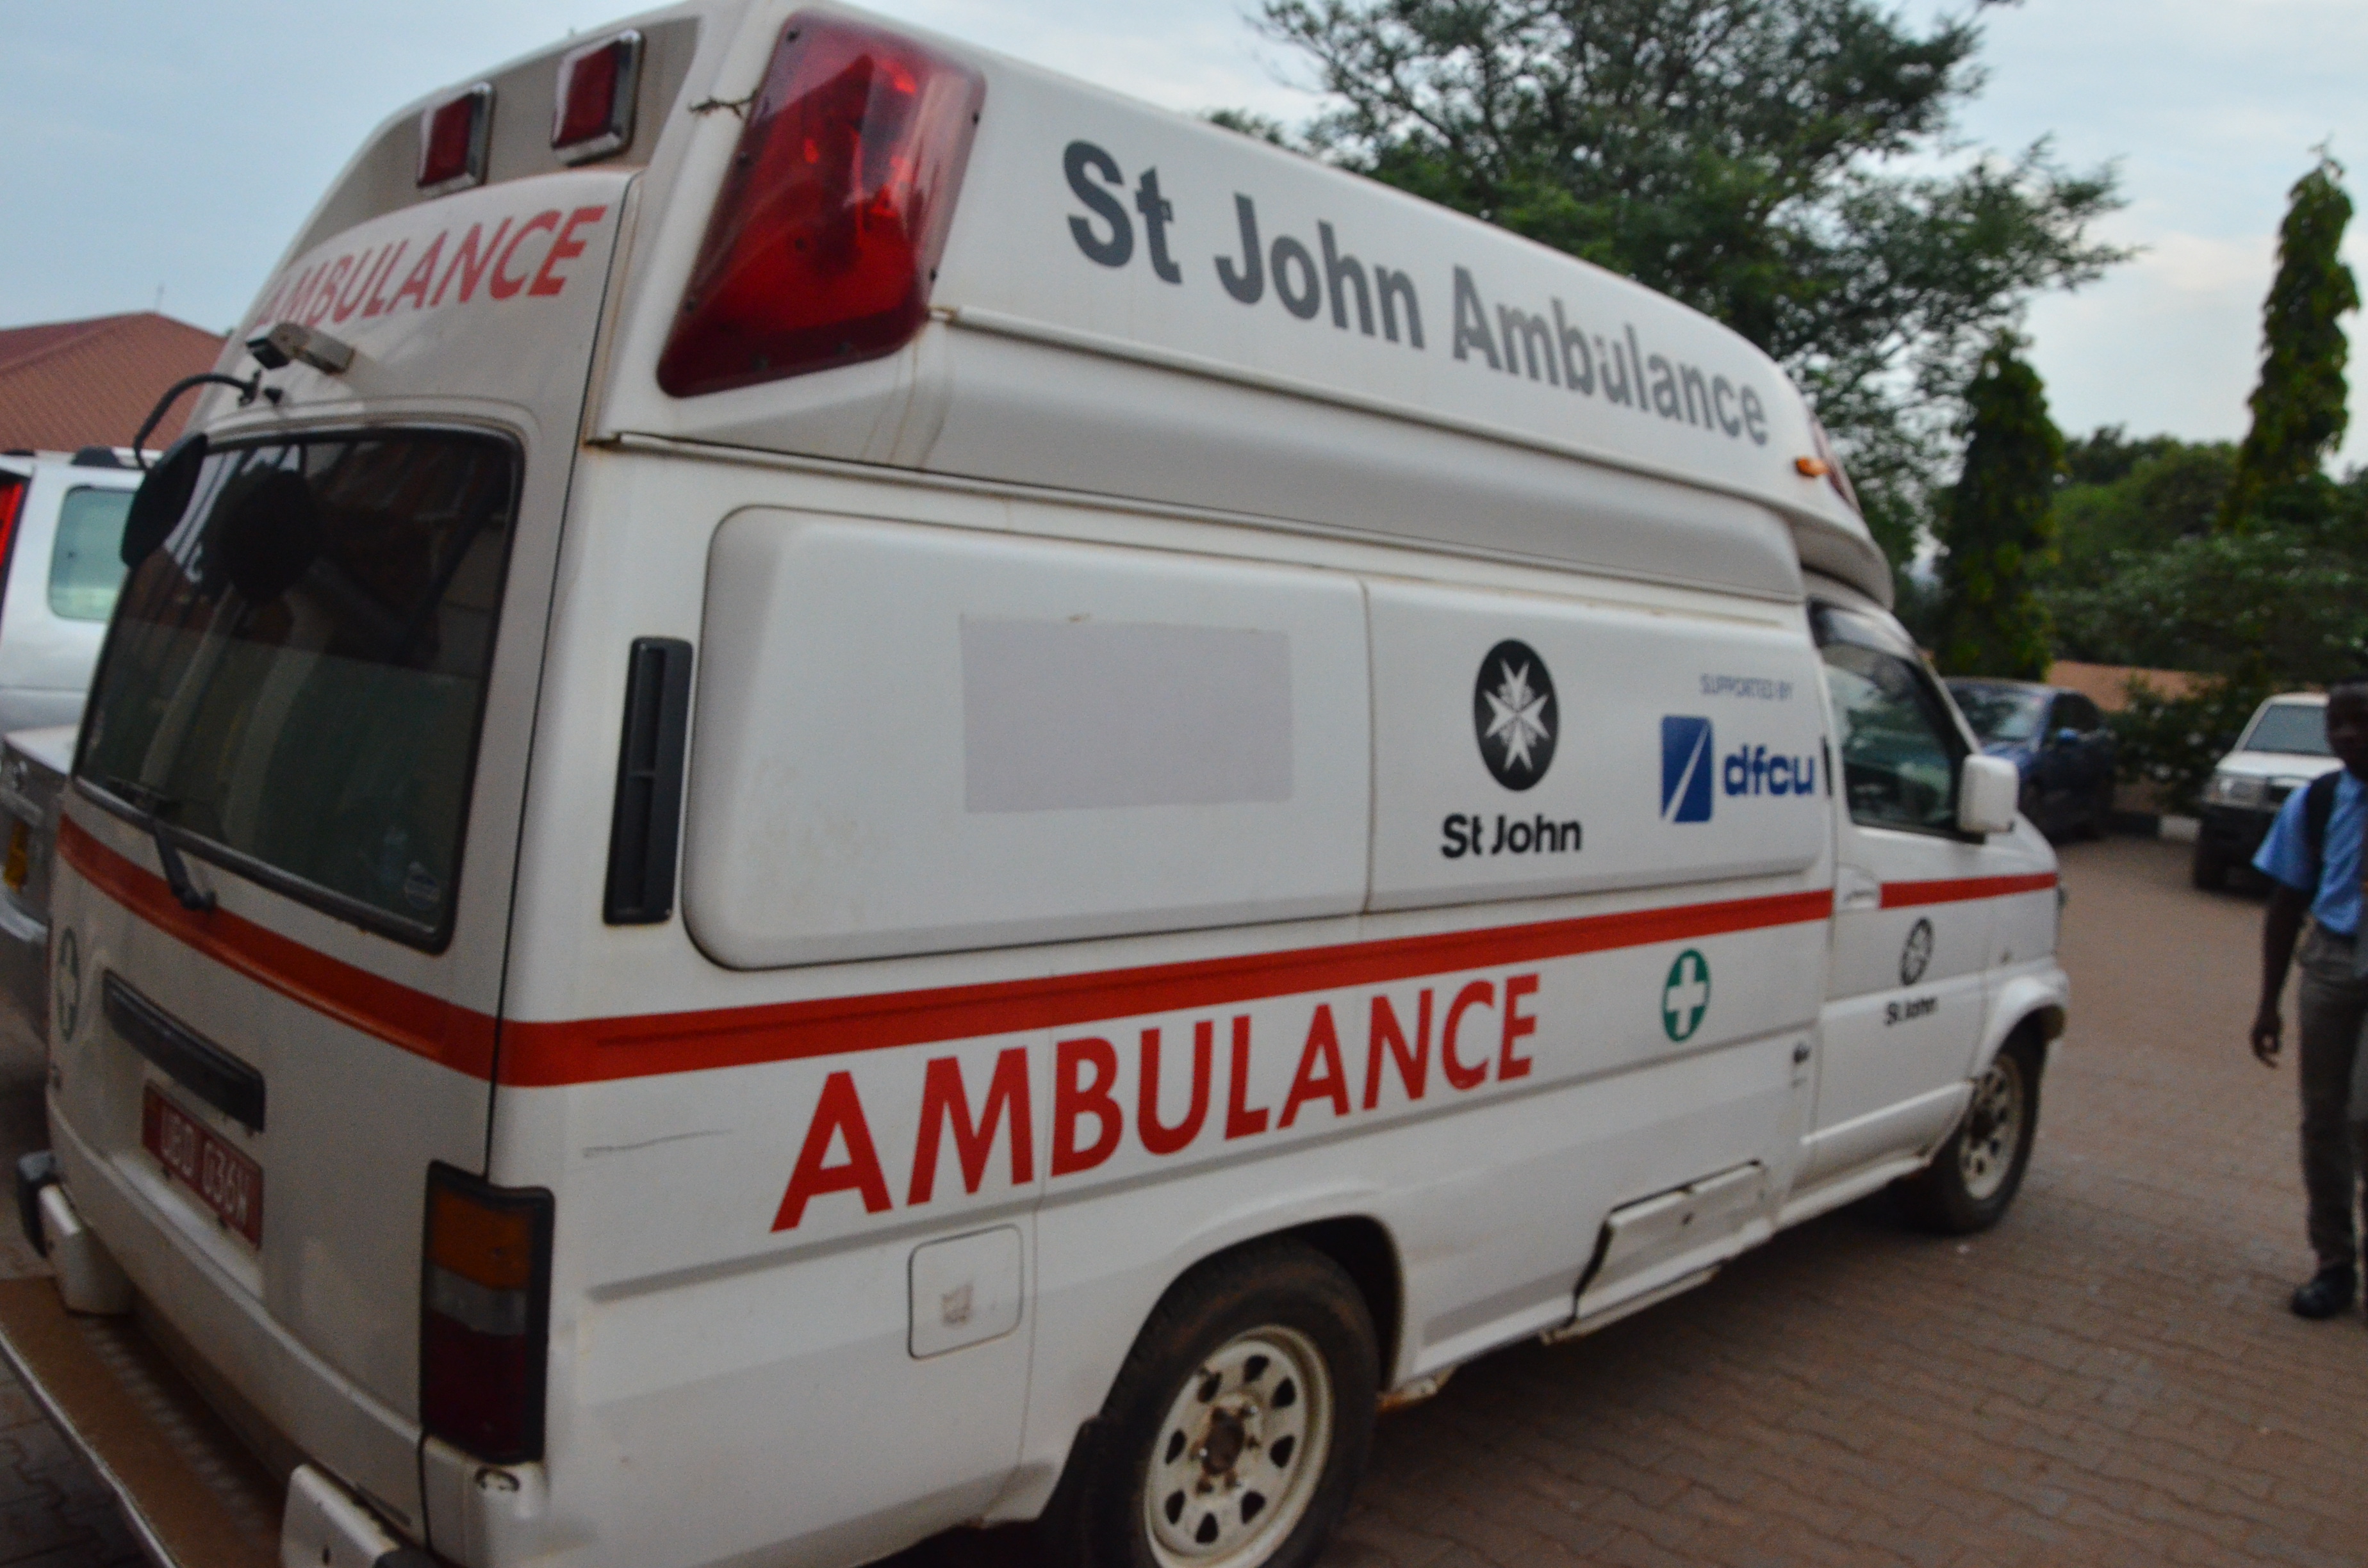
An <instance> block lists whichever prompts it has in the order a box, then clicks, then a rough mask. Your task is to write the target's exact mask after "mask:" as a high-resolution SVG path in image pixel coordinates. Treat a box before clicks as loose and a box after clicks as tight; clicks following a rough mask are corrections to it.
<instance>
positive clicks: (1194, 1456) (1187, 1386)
mask: <svg viewBox="0 0 2368 1568" xmlns="http://www.w3.org/2000/svg"><path fill="white" fill-rule="evenodd" d="M1380 1382H1381V1374H1380V1356H1379V1352H1378V1350H1377V1348H1376V1346H1375V1342H1374V1334H1373V1325H1372V1317H1371V1315H1370V1314H1369V1313H1368V1312H1366V1309H1365V1301H1364V1298H1363V1296H1362V1295H1360V1293H1359V1292H1358V1290H1357V1287H1356V1286H1355V1284H1354V1283H1353V1282H1351V1281H1350V1279H1349V1277H1348V1275H1347V1274H1345V1273H1344V1272H1342V1270H1341V1268H1340V1267H1339V1266H1338V1264H1336V1263H1334V1262H1333V1261H1332V1260H1331V1259H1330V1258H1328V1257H1326V1256H1323V1255H1322V1254H1321V1253H1318V1252H1315V1251H1314V1250H1313V1249H1311V1248H1308V1247H1304V1246H1300V1245H1296V1244H1261V1245H1257V1246H1253V1247H1249V1248H1245V1249H1244V1250H1242V1251H1240V1252H1236V1253H1233V1254H1230V1255H1228V1256H1224V1257H1222V1258H1218V1259H1213V1260H1212V1261H1211V1262H1210V1263H1209V1264H1205V1265H1203V1266H1202V1267H1200V1268H1197V1269H1195V1270H1193V1271H1192V1272H1191V1273H1190V1274H1188V1275H1186V1276H1185V1277H1184V1278H1183V1279H1181V1280H1179V1281H1178V1283H1177V1285H1176V1286H1175V1288H1174V1289H1173V1290H1170V1291H1169V1292H1168V1293H1167V1299H1166V1300H1165V1301H1161V1302H1160V1304H1159V1307H1158V1309H1157V1310H1156V1312H1153V1313H1152V1315H1151V1321H1150V1322H1149V1323H1147V1324H1144V1329H1143V1333H1142V1334H1141V1335H1139V1336H1138V1337H1137V1338H1136V1340H1135V1343H1134V1348H1133V1351H1132V1352H1131V1353H1129V1355H1128V1357H1127V1358H1126V1364H1125V1366H1124V1367H1123V1368H1122V1369H1121V1370H1120V1372H1119V1375H1118V1381H1117V1383H1116V1384H1115V1385H1114V1386H1113V1387H1112V1389H1111V1391H1110V1399H1109V1401H1108V1402H1107V1403H1105V1404H1104V1405H1103V1406H1102V1414H1101V1417H1100V1419H1099V1421H1097V1422H1096V1423H1094V1424H1093V1426H1091V1427H1090V1428H1088V1430H1087V1433H1086V1435H1085V1437H1083V1438H1082V1439H1081V1440H1080V1443H1079V1445H1078V1448H1077V1449H1076V1452H1075V1453H1074V1454H1073V1455H1072V1456H1071V1459H1070V1464H1069V1472H1068V1473H1067V1474H1065V1475H1064V1476H1063V1478H1062V1483H1061V1488H1060V1494H1059V1495H1058V1496H1056V1497H1055V1498H1054V1500H1053V1508H1052V1510H1051V1511H1050V1512H1049V1513H1048V1515H1047V1517H1046V1520H1045V1528H1044V1534H1045V1536H1046V1537H1047V1538H1048V1539H1047V1540H1046V1542H1045V1544H1046V1545H1047V1546H1048V1547H1049V1548H1050V1551H1048V1553H1047V1555H1050V1556H1053V1557H1054V1558H1055V1560H1056V1561H1060V1562H1069V1563H1076V1564H1079V1565H1084V1568H1302V1565H1304V1564H1307V1563H1312V1562H1315V1558H1316V1556H1317V1554H1318V1553H1319V1552H1321V1551H1323V1549H1324V1544H1325V1541H1326V1539H1327V1538H1328V1537H1329V1536H1330V1535H1331V1533H1332V1528H1333V1527H1334V1525H1336V1524H1337V1523H1338V1521H1339V1518H1340V1515H1341V1513H1342V1512H1343V1511H1344V1510H1345V1509H1346V1508H1347V1507H1348V1506H1349V1494H1351V1492H1352V1491H1353V1490H1354V1489H1355V1487H1356V1484H1357V1477H1358V1474H1359V1472H1360V1471H1362V1470H1363V1468H1364V1463H1365V1454H1366V1450H1367V1449H1368V1448H1369V1446H1370V1444H1371V1441H1372V1424H1373V1406H1374V1398H1375V1394H1376V1392H1377V1391H1378V1389H1379V1387H1380Z"/></svg>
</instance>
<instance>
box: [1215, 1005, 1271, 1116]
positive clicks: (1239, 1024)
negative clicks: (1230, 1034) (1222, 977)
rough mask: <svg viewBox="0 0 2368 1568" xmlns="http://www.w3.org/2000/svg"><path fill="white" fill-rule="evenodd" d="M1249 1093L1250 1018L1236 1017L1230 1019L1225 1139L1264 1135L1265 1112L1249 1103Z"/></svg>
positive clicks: (1262, 1107)
mask: <svg viewBox="0 0 2368 1568" xmlns="http://www.w3.org/2000/svg"><path fill="white" fill-rule="evenodd" d="M1249 1092H1250V1017H1249V1015H1248V1014H1247V1013H1239V1014H1236V1015H1235V1017H1234V1079H1233V1086H1232V1088H1230V1089H1229V1090H1227V1091H1226V1094H1225V1137H1226V1138H1227V1139H1228V1140H1231V1139H1235V1138H1247V1137H1250V1136H1252V1135H1253V1134H1256V1133H1259V1132H1264V1131H1266V1114H1267V1113H1266V1108H1265V1107H1264V1106H1253V1105H1251V1104H1250V1103H1249Z"/></svg>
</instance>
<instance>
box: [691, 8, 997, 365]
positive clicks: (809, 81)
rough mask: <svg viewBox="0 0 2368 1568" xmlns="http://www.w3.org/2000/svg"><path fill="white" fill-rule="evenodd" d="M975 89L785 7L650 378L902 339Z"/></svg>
mask: <svg viewBox="0 0 2368 1568" xmlns="http://www.w3.org/2000/svg"><path fill="white" fill-rule="evenodd" d="M985 96H986V83H985V78H983V77H982V76H981V75H980V74H978V73H977V72H976V71H974V70H973V69H971V68H970V67H969V66H966V65H963V64H962V63H960V62H956V61H952V60H949V59H947V58H945V57H944V56H943V55H941V54H939V53H938V52H937V51H935V50H932V49H929V48H928V47H926V46H924V45H922V44H919V43H916V42H915V41H914V40H910V39H906V38H901V37H898V36H897V35H896V34H894V33H891V32H886V31H883V30H882V29H881V28H872V27H867V26H865V25H863V24H861V23H860V22H854V21H849V20H848V19H846V18H845V17H830V16H819V15H814V14H802V15H799V16H797V17H791V19H790V23H789V26H788V28H786V29H784V31H783V32H782V35H781V41H780V45H779V46H778V47H777V48H776V49H775V50H774V51H773V59H772V63H771V64H770V65H769V66H768V67H767V69H766V73H765V80H764V84H763V85H761V86H760V87H759V88H758V89H757V96H756V99H755V101H754V102H753V103H752V104H751V105H750V106H749V108H748V118H747V122H746V125H745V126H743V128H742V130H741V132H740V142H739V147H738V149H737V150H736V152H735V153H734V156H733V160H732V164H731V166H730V169H729V170H728V171H727V172H726V174H725V175H724V176H723V189H722V190H721V191H720V192H718V193H717V196H716V199H715V210H714V211H713V212H712V214H711V215H710V216H709V218H708V222H707V234H706V237H705V238H704V239H703V240H702V241H701V242H700V250H699V259H698V261H697V263H696V264H695V265H694V266H693V267H692V268H691V274H690V286H689V289H688V290H686V291H685V293H684V295H683V301H682V311H681V314H680V315H679V316H678V317H677V320H676V322H675V326H674V331H673V333H672V335H670V336H669V337H668V338H667V340H666V349H665V351H664V352H663V353H662V354H660V356H659V357H658V385H659V386H661V387H663V388H664V389H665V390H666V392H669V393H671V394H672V395H674V396H676V397H696V396H698V395H699V394H700V393H702V392H722V391H723V390H725V389H726V388H729V387H744V386H749V385H753V384H755V383H756V382H758V381H778V380H780V379H781V378H783V377H787V376H795V375H802V374H803V373H805V372H806V371H809V370H821V369H831V368H833V367H836V366H839V365H852V364H856V363H859V362H860V361H862V360H865V359H877V358H881V357H882V356H883V355H888V354H893V353H894V352H895V351H896V350H897V349H899V348H901V347H904V346H905V344H906V343H908V342H910V341H911V340H912V337H913V335H914V334H915V333H916V332H918V331H919V330H920V328H921V323H922V321H923V319H924V318H925V317H926V316H927V315H928V303H929V284H930V281H931V279H933V278H935V277H936V276H937V267H938V257H939V254H940V253H941V252H942V251H943V249H944V247H945V235H946V226H947V223H948V222H949V221H950V220H951V217H952V215H953V205H954V194H955V191H956V190H957V188H958V187H960V185H961V182H962V166H963V165H964V164H965V163H966V162H967V161H968V159H969V157H970V143H971V133H972V131H973V128H974V127H975V126H976V125H977V122H978V112H979V105H980V103H981V102H982V101H983V100H984V99H985Z"/></svg>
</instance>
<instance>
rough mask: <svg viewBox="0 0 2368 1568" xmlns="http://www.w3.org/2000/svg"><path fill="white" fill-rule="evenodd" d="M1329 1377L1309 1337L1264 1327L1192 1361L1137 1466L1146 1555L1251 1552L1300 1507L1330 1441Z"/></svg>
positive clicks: (1207, 1556) (1220, 1559) (1284, 1532)
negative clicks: (1144, 1470)
mask: <svg viewBox="0 0 2368 1568" xmlns="http://www.w3.org/2000/svg"><path fill="white" fill-rule="evenodd" d="M1332 1424H1333V1395H1332V1380H1331V1377H1330V1375H1329V1374H1328V1373H1327V1372H1326V1369H1325V1366H1324V1358H1323V1357H1322V1356H1321V1355H1320V1354H1318V1353H1317V1351H1316V1348H1315V1343H1314V1342H1313V1341H1311V1340H1310V1339H1308V1338H1307V1337H1306V1335H1302V1334H1300V1333H1298V1332H1297V1331H1296V1330H1293V1329H1288V1328H1281V1327H1268V1328H1260V1329H1255V1330H1252V1331H1251V1332H1250V1333H1248V1334H1245V1335H1240V1336H1238V1337H1236V1338H1235V1339H1233V1340H1232V1341H1230V1342H1228V1343H1227V1344H1226V1345H1225V1346H1224V1347H1222V1348H1221V1349H1219V1350H1218V1351H1217V1353H1216V1354H1215V1355H1213V1356H1212V1357H1210V1358H1208V1359H1207V1360H1206V1361H1204V1362H1202V1363H1201V1366H1200V1367H1199V1369H1196V1370H1195V1371H1194V1372H1193V1373H1192V1375H1191V1377H1190V1378H1189V1379H1188V1380H1186V1381H1185V1384H1184V1386H1183V1388H1182V1389H1180V1390H1179V1391H1178V1392H1177V1395H1176V1398H1175V1400H1174V1402H1173V1403H1170V1404H1169V1405H1168V1407H1167V1420H1166V1421H1164V1422H1162V1423H1161V1424H1160V1427H1159V1434H1158V1436H1157V1437H1156V1439H1154V1440H1155V1442H1156V1445H1157V1446H1156V1448H1154V1449H1153V1450H1152V1454H1151V1468H1150V1471H1149V1473H1148V1474H1147V1475H1146V1476H1145V1477H1144V1489H1143V1506H1144V1523H1145V1524H1146V1525H1148V1526H1149V1527H1150V1530H1151V1543H1152V1551H1153V1555H1154V1556H1155V1557H1156V1558H1157V1559H1158V1560H1159V1562H1162V1563H1164V1564H1168V1565H1171V1568H1182V1565H1185V1564H1190V1565H1191V1568H1210V1565H1212V1564H1235V1563H1241V1564H1247V1563H1253V1562H1259V1561H1261V1560H1263V1559H1264V1557H1265V1556H1266V1555H1267V1554H1268V1553H1269V1551H1272V1550H1273V1549H1274V1548H1275V1547H1276V1546H1277V1545H1279V1544H1280V1543H1281V1541H1282V1540H1283V1539H1284V1538H1285V1537H1287V1536H1289V1535H1290V1534H1291V1532H1292V1528H1293V1527H1295V1526H1296V1525H1297V1524H1298V1523H1299V1521H1300V1519H1301V1518H1302V1517H1304V1515H1305V1514H1306V1512H1307V1506H1308V1503H1309V1501H1310V1499H1311V1497H1312V1496H1313V1494H1314V1493H1315V1483H1316V1481H1317V1479H1318V1478H1319V1477H1320V1476H1322V1474H1323V1473H1324V1461H1325V1460H1326V1457H1327V1456H1328V1455H1329V1453H1330V1452H1331V1448H1332Z"/></svg>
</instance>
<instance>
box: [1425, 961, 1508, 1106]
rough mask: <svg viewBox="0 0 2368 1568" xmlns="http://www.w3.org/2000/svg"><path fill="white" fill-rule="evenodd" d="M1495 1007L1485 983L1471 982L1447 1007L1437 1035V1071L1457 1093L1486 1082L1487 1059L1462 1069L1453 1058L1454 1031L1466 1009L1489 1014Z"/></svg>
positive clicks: (1458, 1059) (1493, 995) (1493, 989)
mask: <svg viewBox="0 0 2368 1568" xmlns="http://www.w3.org/2000/svg"><path fill="white" fill-rule="evenodd" d="M1496 1006H1497V988H1496V987H1495V986H1494V985H1491V984H1490V983H1488V982H1486V981H1485V980H1475V981H1474V982H1473V983H1471V984H1469V985H1467V986H1465V987H1464V988H1463V990H1461V991H1459V992H1457V993H1456V994H1455V1000H1454V1001H1453V1002H1451V1003H1449V1004H1448V1007H1447V1022H1446V1024H1445V1026H1444V1027H1442V1028H1440V1031H1439V1070H1440V1072H1441V1073H1444V1074H1447V1081H1448V1082H1449V1083H1450V1084H1452V1085H1455V1087H1457V1088H1459V1089H1476V1088H1478V1087H1479V1086H1480V1085H1482V1084H1483V1083H1486V1081H1487V1078H1488V1059H1487V1058H1486V1057H1485V1056H1484V1057H1482V1058H1481V1059H1480V1062H1479V1065H1477V1066H1474V1067H1467V1066H1465V1065H1464V1064H1463V1058H1461V1057H1459V1056H1457V1055H1456V1054H1455V1030H1456V1028H1457V1026H1459V1025H1461V1024H1462V1023H1463V1015H1464V1012H1465V1011H1466V1010H1467V1009H1469V1008H1473V1007H1487V1008H1490V1009H1492V1010H1493V1009H1494V1008H1495V1007H1496Z"/></svg>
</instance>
